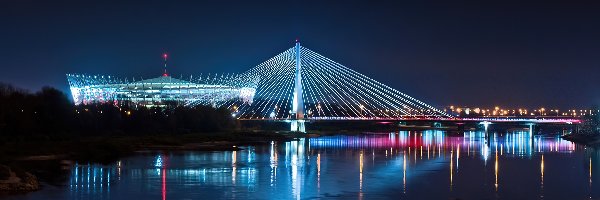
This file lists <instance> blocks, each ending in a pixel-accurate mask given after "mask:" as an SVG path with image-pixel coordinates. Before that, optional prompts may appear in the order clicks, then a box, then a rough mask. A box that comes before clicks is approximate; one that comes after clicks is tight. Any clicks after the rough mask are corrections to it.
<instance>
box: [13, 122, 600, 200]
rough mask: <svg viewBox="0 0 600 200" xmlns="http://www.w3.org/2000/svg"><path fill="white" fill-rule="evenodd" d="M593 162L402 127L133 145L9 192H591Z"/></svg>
mask: <svg viewBox="0 0 600 200" xmlns="http://www.w3.org/2000/svg"><path fill="white" fill-rule="evenodd" d="M238 147H239V146H238ZM599 162H600V151H598V150H596V149H594V148H590V147H585V146H580V145H577V144H574V143H572V142H569V141H566V140H563V139H561V138H560V136H558V135H541V136H538V135H536V136H530V134H529V133H528V132H508V133H503V134H492V135H490V136H488V137H486V136H485V134H483V133H482V132H465V133H464V135H463V136H448V135H447V134H446V133H445V132H443V131H423V132H421V131H399V132H392V133H391V134H388V133H383V134H367V135H338V136H323V137H317V138H301V139H299V140H292V141H273V142H272V143H271V142H268V143H267V144H265V145H251V146H242V147H239V149H231V150H223V151H188V150H182V151H158V150H147V151H141V152H139V151H138V152H137V153H134V154H132V155H130V156H127V157H123V158H120V159H118V160H116V161H114V162H109V163H106V164H88V163H82V162H75V163H73V164H72V165H71V166H70V167H69V168H65V169H64V170H63V171H64V172H65V173H64V174H65V179H64V180H63V181H62V182H56V183H54V184H48V183H44V184H43V185H42V186H43V187H42V189H41V190H40V191H37V192H32V193H28V194H23V195H13V196H9V199H131V198H139V199H312V198H326V199H398V198H400V199H597V198H600V185H599V184H596V183H598V182H600V176H598V173H596V171H600V168H598V166H600V163H599ZM597 169H598V170H597Z"/></svg>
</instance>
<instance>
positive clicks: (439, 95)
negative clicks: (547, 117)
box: [0, 1, 600, 108]
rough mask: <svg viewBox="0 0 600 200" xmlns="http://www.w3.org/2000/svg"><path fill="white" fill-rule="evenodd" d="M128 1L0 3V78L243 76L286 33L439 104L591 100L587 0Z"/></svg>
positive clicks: (287, 41) (594, 97)
mask: <svg viewBox="0 0 600 200" xmlns="http://www.w3.org/2000/svg"><path fill="white" fill-rule="evenodd" d="M138 4H139V3H116V4H114V3H100V2H94V3H89V2H88V3H80V2H70V3H68V4H67V3H63V4H54V3H47V2H36V1H29V2H19V1H10V2H8V3H7V6H3V8H0V13H1V14H0V17H2V18H3V19H5V20H1V21H0V25H2V26H3V27H8V28H7V31H3V32H1V33H0V38H1V39H0V43H2V44H5V48H0V56H1V57H0V60H2V61H3V64H2V65H3V67H2V69H3V71H4V73H1V74H0V82H6V83H9V84H13V85H15V86H17V87H23V88H25V89H29V90H31V91H35V90H38V89H39V88H40V87H42V86H44V85H49V86H52V87H57V88H59V89H61V90H63V91H68V90H67V82H66V81H65V74H67V73H86V74H106V75H115V76H123V77H133V76H135V77H140V76H141V77H144V78H153V77H158V76H160V75H161V74H162V72H163V62H162V54H163V53H164V52H167V53H169V69H168V70H169V73H171V74H173V75H174V76H179V74H183V75H196V74H200V73H203V74H205V73H242V72H244V71H246V70H249V69H250V68H252V67H254V66H256V65H258V64H260V63H262V62H263V61H265V60H266V59H268V58H270V57H272V56H274V55H276V54H277V53H279V52H281V51H283V50H285V49H287V48H289V47H291V46H293V43H294V40H295V39H296V38H299V39H300V40H301V42H302V43H303V45H305V46H306V47H308V48H311V49H314V50H316V51H319V52H322V53H323V54H326V55H328V56H329V57H330V58H331V59H332V60H336V61H337V62H339V63H341V64H343V65H346V66H348V67H350V68H352V69H354V70H356V71H357V72H360V73H363V74H365V75H367V76H369V77H371V78H373V79H375V80H378V81H379V82H381V83H384V84H386V85H389V86H390V87H392V88H395V89H397V90H399V91H402V92H405V93H407V94H410V95H411V96H413V97H415V98H417V99H421V100H424V101H426V102H429V103H431V104H432V105H435V106H438V107H440V106H446V105H466V106H482V107H484V106H485V107H492V106H502V107H531V108H534V107H540V106H550V107H557V108H572V107H575V108H581V107H586V106H591V105H592V104H595V103H596V102H599V101H600V94H599V93H597V92H594V91H595V85H597V84H598V83H599V82H600V81H598V80H597V79H595V76H594V74H598V73H599V72H600V68H599V67H598V65H599V63H600V59H599V58H597V56H594V52H598V50H600V41H599V40H597V39H595V38H594V36H595V35H598V33H600V28H598V27H597V26H593V24H594V21H596V20H597V19H599V18H600V14H598V13H595V12H594V11H595V10H596V8H600V6H598V4H589V5H583V3H572V4H546V5H544V6H536V4H535V3H526V4H518V5H519V6H516V5H514V4H510V3H506V4H496V5H486V4H470V5H457V4H429V5H423V4H412V5H411V4H397V3H390V2H382V3H378V4H375V5H373V4H365V5H363V4H357V3H348V4H340V5H337V6H336V4H335V3H325V4H323V3H315V2H306V3H305V4H306V5H311V4H312V5H314V6H311V7H308V6H298V7H296V6H293V5H294V4H293V3H273V4H269V5H268V6H264V5H254V4H245V5H244V4H241V3H238V4H233V5H229V4H220V3H216V2H211V3H189V4H173V3H168V2H163V1H153V2H152V3H149V4H139V5H138ZM217 10H218V11H217ZM256 10H260V12H254V11H256ZM325 11H327V12H325ZM57 13H61V14H57ZM74 16H77V17H74ZM273 16H276V17H273ZM24 77H27V78H24Z"/></svg>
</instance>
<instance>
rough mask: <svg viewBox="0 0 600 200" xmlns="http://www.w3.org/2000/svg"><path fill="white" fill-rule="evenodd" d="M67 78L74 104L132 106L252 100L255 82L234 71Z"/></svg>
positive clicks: (187, 104)
mask: <svg viewBox="0 0 600 200" xmlns="http://www.w3.org/2000/svg"><path fill="white" fill-rule="evenodd" d="M67 80H68V82H69V87H70V90H71V94H72V96H73V100H74V102H75V104H76V105H79V104H89V103H114V104H117V105H119V104H124V103H129V104H133V105H135V106H145V107H163V106H166V105H168V104H176V105H182V106H194V105H212V106H215V107H217V106H221V105H223V104H225V103H226V102H228V101H241V102H245V103H252V99H253V98H254V94H255V92H256V86H255V84H252V83H250V82H248V81H246V80H242V79H241V78H239V76H236V75H220V76H219V75H209V76H204V77H202V76H201V77H192V76H190V77H189V80H183V78H180V79H177V78H173V77H171V76H169V75H167V74H166V73H165V74H164V75H163V76H160V77H156V78H151V79H143V80H138V81H135V80H133V79H132V80H131V81H129V80H128V79H122V78H117V77H114V76H90V75H82V74H67Z"/></svg>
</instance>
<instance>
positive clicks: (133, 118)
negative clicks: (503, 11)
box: [0, 84, 235, 137]
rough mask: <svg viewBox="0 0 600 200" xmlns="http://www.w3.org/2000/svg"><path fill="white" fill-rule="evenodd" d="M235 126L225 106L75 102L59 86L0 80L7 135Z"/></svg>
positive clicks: (1, 119) (1, 129)
mask: <svg viewBox="0 0 600 200" xmlns="http://www.w3.org/2000/svg"><path fill="white" fill-rule="evenodd" d="M124 105H127V104H124ZM234 127H235V121H234V120H233V118H232V117H231V113H230V111H229V110H227V109H225V108H213V107H209V106H196V107H191V108H190V107H173V108H170V109H161V108H145V107H139V108H135V109H134V108H131V107H129V106H116V105H113V104H88V105H78V106H75V105H73V103H72V101H71V100H70V99H69V98H68V97H67V95H66V94H65V93H63V92H61V91H60V90H57V89H55V88H50V87H44V88H42V90H40V91H38V92H35V93H31V92H27V91H25V90H22V89H18V88H15V87H13V86H11V85H7V84H0V135H1V136H5V137H6V136H9V137H10V136H14V137H24V136H42V137H51V136H60V135H69V134H77V135H81V136H85V135H107V134H116V135H135V134H163V133H165V134H172V133H175V134H176V133H201V132H218V131H223V130H228V129H233V128H234Z"/></svg>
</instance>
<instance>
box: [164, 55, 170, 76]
mask: <svg viewBox="0 0 600 200" xmlns="http://www.w3.org/2000/svg"><path fill="white" fill-rule="evenodd" d="M163 58H164V59H165V71H164V73H163V76H169V74H168V73H167V53H163Z"/></svg>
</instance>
